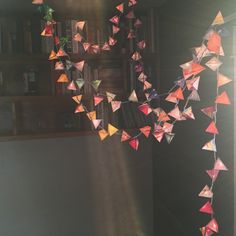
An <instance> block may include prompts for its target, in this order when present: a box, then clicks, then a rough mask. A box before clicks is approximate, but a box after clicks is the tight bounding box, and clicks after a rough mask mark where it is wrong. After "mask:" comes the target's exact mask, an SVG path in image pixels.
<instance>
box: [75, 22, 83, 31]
mask: <svg viewBox="0 0 236 236" xmlns="http://www.w3.org/2000/svg"><path fill="white" fill-rule="evenodd" d="M84 26H85V21H78V22H76V27H77V28H78V29H80V30H83V29H84Z"/></svg>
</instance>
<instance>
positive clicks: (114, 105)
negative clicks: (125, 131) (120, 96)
mask: <svg viewBox="0 0 236 236" xmlns="http://www.w3.org/2000/svg"><path fill="white" fill-rule="evenodd" d="M120 107H121V102H120V101H111V108H112V112H115V111H117V110H119V109H120Z"/></svg>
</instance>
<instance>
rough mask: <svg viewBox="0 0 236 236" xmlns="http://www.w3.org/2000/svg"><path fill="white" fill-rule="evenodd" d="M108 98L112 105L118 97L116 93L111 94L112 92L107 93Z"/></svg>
mask: <svg viewBox="0 0 236 236" xmlns="http://www.w3.org/2000/svg"><path fill="white" fill-rule="evenodd" d="M106 96H107V101H108V103H110V102H111V101H112V100H114V99H115V97H116V95H115V94H114V93H110V92H106Z"/></svg>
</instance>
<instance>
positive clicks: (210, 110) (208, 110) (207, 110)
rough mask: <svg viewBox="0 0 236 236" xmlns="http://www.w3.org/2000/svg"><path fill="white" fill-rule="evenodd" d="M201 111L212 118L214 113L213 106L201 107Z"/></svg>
mask: <svg viewBox="0 0 236 236" xmlns="http://www.w3.org/2000/svg"><path fill="white" fill-rule="evenodd" d="M201 111H202V112H203V113H204V114H205V115H206V116H208V117H210V118H211V119H213V118H214V116H215V113H216V109H215V107H213V106H211V107H206V108H203V109H201Z"/></svg>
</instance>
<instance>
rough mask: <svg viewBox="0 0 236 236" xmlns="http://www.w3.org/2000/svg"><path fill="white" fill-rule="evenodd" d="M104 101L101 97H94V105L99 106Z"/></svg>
mask: <svg viewBox="0 0 236 236" xmlns="http://www.w3.org/2000/svg"><path fill="white" fill-rule="evenodd" d="M103 100H104V97H101V96H96V95H95V96H94V97H93V101H94V105H95V106H97V105H98V104H99V103H101V102H102V101H103Z"/></svg>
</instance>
